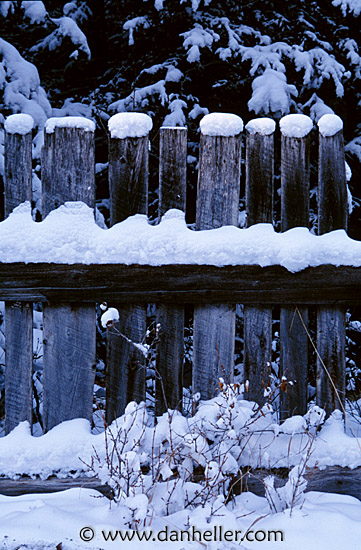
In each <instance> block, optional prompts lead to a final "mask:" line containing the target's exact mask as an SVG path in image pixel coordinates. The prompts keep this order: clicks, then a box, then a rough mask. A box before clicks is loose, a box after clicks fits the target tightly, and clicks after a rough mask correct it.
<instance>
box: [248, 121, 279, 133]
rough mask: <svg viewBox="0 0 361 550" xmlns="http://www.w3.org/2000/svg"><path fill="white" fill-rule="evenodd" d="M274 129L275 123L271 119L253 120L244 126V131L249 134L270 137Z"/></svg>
mask: <svg viewBox="0 0 361 550" xmlns="http://www.w3.org/2000/svg"><path fill="white" fill-rule="evenodd" d="M275 129H276V123H275V121H274V120H272V119H271V118H266V117H263V118H254V119H252V120H250V121H249V122H248V123H247V124H246V130H247V132H249V133H250V134H260V135H261V136H270V135H271V134H273V132H274V131H275Z"/></svg>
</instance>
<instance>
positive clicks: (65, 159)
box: [42, 117, 96, 430]
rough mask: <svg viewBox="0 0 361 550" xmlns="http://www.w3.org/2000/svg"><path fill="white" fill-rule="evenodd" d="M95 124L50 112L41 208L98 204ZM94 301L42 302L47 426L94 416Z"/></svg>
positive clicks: (44, 407)
mask: <svg viewBox="0 0 361 550" xmlns="http://www.w3.org/2000/svg"><path fill="white" fill-rule="evenodd" d="M94 130H95V124H94V122H92V121H91V120H88V119H86V118H82V117H63V118H50V119H49V120H48V121H47V123H46V125H45V136H44V138H45V140H44V147H43V151H42V189H43V197H42V199H43V200H42V214H43V218H44V217H45V216H47V215H48V214H49V212H50V211H51V210H53V209H55V208H57V207H59V206H60V205H62V204H64V202H66V201H83V202H85V203H86V204H87V205H88V206H89V207H90V208H94V207H95V179H94V178H95V176H94V174H95V172H94V166H95V164H94ZM95 321H96V319H95V307H94V306H91V305H83V304H79V303H72V304H71V305H69V304H64V303H51V304H45V305H44V333H43V337H44V341H43V342H44V405H43V418H44V428H45V430H49V429H50V428H52V427H53V426H55V425H56V424H59V423H60V422H62V421H64V420H70V419H72V418H78V417H84V418H87V419H88V420H91V416H92V410H93V407H92V405H93V386H94V376H95V330H96V325H95Z"/></svg>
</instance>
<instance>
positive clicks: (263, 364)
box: [243, 118, 275, 405]
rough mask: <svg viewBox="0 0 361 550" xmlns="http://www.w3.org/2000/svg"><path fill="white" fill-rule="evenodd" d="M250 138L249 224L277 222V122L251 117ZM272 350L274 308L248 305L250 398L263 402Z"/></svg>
mask: <svg viewBox="0 0 361 550" xmlns="http://www.w3.org/2000/svg"><path fill="white" fill-rule="evenodd" d="M246 130H247V142H246V213H247V227H249V226H251V225H254V224H256V223H273V172H274V131H275V122H274V121H273V120H271V119H268V118H260V119H255V120H251V121H250V122H249V123H248V124H247V126H246ZM271 353H272V308H271V307H264V306H260V305H252V306H245V307H244V351H243V356H244V379H245V380H249V382H250V384H249V391H248V394H247V397H248V399H250V400H252V401H256V402H257V403H258V404H259V405H263V404H264V401H265V398H264V389H265V387H266V386H267V385H268V383H269V374H270V372H269V365H270V361H271Z"/></svg>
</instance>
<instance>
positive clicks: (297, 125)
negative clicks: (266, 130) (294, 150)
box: [280, 114, 313, 138]
mask: <svg viewBox="0 0 361 550" xmlns="http://www.w3.org/2000/svg"><path fill="white" fill-rule="evenodd" d="M312 128H313V122H312V120H311V118H310V117H308V116H306V115H299V114H293V115H286V116H284V117H283V118H281V120H280V130H281V133H282V135H284V136H286V137H290V138H303V137H306V136H307V134H309V133H310V132H311V130H312Z"/></svg>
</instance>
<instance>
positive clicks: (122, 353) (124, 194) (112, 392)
mask: <svg viewBox="0 0 361 550" xmlns="http://www.w3.org/2000/svg"><path fill="white" fill-rule="evenodd" d="M151 128H152V121H151V119H150V117H148V116H147V115H145V114H142V113H119V114H117V115H114V116H113V117H112V118H111V119H110V120H109V131H110V138H109V192H110V223H111V225H114V224H115V223H118V222H121V221H123V220H125V219H126V218H127V217H128V216H132V215H134V214H147V213H148V155H149V153H148V144H149V139H148V134H149V131H150V130H151ZM114 307H116V308H117V309H118V310H119V323H115V326H114V327H113V328H111V329H110V330H108V341H107V395H106V419H107V422H108V423H110V422H112V421H113V420H114V419H115V418H117V417H118V416H120V415H121V414H123V412H124V409H125V407H126V405H127V403H128V402H129V401H132V400H135V401H138V402H139V401H144V400H145V379H146V370H145V358H144V356H143V355H142V353H141V352H140V351H139V349H138V348H136V347H135V346H134V345H133V344H132V342H135V343H139V342H142V341H143V339H144V337H145V333H146V308H145V306H144V305H142V304H140V305H138V304H132V305H125V304H114ZM124 336H125V337H126V338H124Z"/></svg>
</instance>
